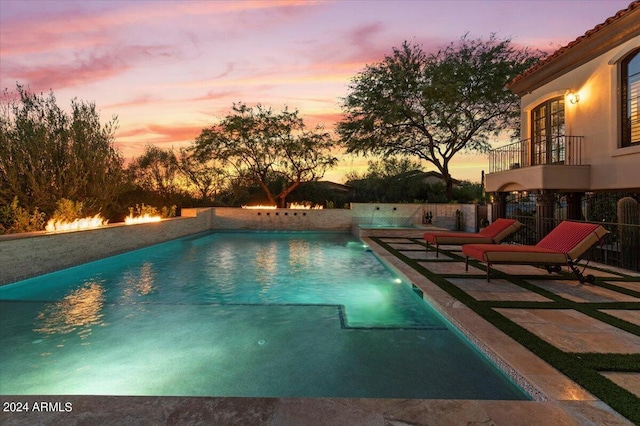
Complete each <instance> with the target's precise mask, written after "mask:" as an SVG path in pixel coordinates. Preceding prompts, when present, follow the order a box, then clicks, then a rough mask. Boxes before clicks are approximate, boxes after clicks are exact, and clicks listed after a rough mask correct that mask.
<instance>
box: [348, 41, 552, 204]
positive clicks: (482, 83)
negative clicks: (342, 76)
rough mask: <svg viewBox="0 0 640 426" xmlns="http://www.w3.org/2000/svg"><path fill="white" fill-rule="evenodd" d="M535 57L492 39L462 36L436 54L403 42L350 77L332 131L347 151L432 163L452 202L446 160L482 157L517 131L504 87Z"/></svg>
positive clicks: (515, 103)
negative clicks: (496, 139)
mask: <svg viewBox="0 0 640 426" xmlns="http://www.w3.org/2000/svg"><path fill="white" fill-rule="evenodd" d="M541 57H542V53H541V52H532V51H530V50H529V49H526V48H525V49H516V48H515V47H514V46H512V44H511V42H510V40H508V39H506V40H498V39H496V37H495V36H493V35H492V36H491V37H490V38H489V39H488V40H482V39H475V40H470V39H468V38H467V37H466V36H464V37H462V38H461V39H460V41H459V42H458V43H452V44H450V45H449V46H447V47H445V48H443V49H441V50H439V51H438V52H436V53H434V54H427V53H425V52H424V51H423V50H422V48H421V47H420V46H419V45H415V44H409V43H408V42H404V43H403V44H402V46H401V48H399V49H398V48H394V49H393V53H392V54H391V55H389V56H386V57H385V58H384V60H382V61H381V62H379V63H375V64H373V65H368V66H367V67H366V68H365V69H364V70H363V71H361V72H360V73H359V74H357V75H356V76H355V77H354V79H353V81H352V83H351V85H350V87H349V93H348V95H347V96H346V98H344V100H343V105H342V107H343V110H344V113H345V118H344V119H343V121H342V122H340V123H339V124H338V128H337V130H338V133H339V134H340V136H341V141H342V143H343V144H344V145H345V146H346V147H347V152H352V153H360V154H378V155H380V154H381V155H384V156H390V155H404V156H416V157H418V158H420V159H422V160H425V161H427V162H429V163H432V164H433V165H434V166H435V167H436V168H437V169H438V171H439V172H440V173H441V174H442V176H443V177H444V180H445V183H446V193H447V197H448V198H449V199H451V197H452V177H451V174H450V172H449V165H450V162H451V159H452V158H453V157H454V156H455V155H456V154H457V153H458V152H460V151H462V150H469V151H487V150H488V149H489V148H490V143H489V138H490V137H491V136H493V135H497V134H499V133H500V132H502V131H510V132H513V131H514V130H516V129H517V127H518V123H519V116H520V103H519V98H518V96H517V95H515V94H513V93H511V92H510V91H509V90H508V89H507V88H506V87H505V85H506V84H507V83H508V82H510V81H511V80H512V79H513V78H514V77H516V76H517V75H518V74H520V73H522V72H523V71H525V70H526V69H528V68H529V67H530V66H532V65H533V64H534V63H535V62H536V61H538V60H539V59H540V58H541Z"/></svg>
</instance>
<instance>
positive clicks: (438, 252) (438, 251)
mask: <svg viewBox="0 0 640 426" xmlns="http://www.w3.org/2000/svg"><path fill="white" fill-rule="evenodd" d="M439 256H440V247H438V243H437V242H436V257H439Z"/></svg>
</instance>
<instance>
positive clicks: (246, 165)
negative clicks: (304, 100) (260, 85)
mask: <svg viewBox="0 0 640 426" xmlns="http://www.w3.org/2000/svg"><path fill="white" fill-rule="evenodd" d="M333 147H334V142H333V140H332V138H331V136H330V134H329V133H327V132H325V131H323V129H322V128H321V127H316V128H315V129H313V130H307V129H306V128H305V125H304V121H303V120H302V118H300V117H299V116H298V111H297V110H294V111H289V110H288V108H286V107H285V108H284V110H282V111H280V112H278V113H276V112H274V111H273V110H272V109H271V108H265V107H263V106H262V105H257V106H255V107H249V106H247V105H245V104H243V103H238V104H234V105H233V109H232V112H231V113H230V114H228V115H227V116H226V117H225V118H224V119H222V120H221V121H220V122H219V123H218V124H215V125H213V126H212V127H209V128H207V129H204V130H203V131H202V133H201V134H200V136H198V138H197V139H196V140H195V142H194V148H195V152H197V153H198V155H199V156H200V157H201V158H202V160H203V161H205V160H216V161H218V162H220V163H221V164H223V165H224V168H225V170H226V171H227V172H228V173H230V174H231V175H232V177H233V178H234V179H244V180H246V181H249V182H251V183H254V184H256V185H258V186H260V188H262V190H263V191H264V192H265V195H266V196H267V198H268V200H269V202H270V203H271V204H273V205H277V206H278V207H286V198H287V196H288V195H289V194H290V193H291V192H293V190H295V189H296V188H297V187H298V186H300V184H302V183H305V182H310V181H314V180H317V179H319V178H321V177H322V176H324V173H325V171H326V170H327V169H328V168H330V167H332V166H333V165H335V164H336V162H337V158H336V157H335V156H333V155H332V152H331V151H332V148H333ZM277 182H279V183H280V184H281V187H280V189H279V190H278V191H273V190H272V187H273V184H274V183H277Z"/></svg>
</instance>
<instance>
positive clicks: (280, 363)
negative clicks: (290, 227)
mask: <svg viewBox="0 0 640 426" xmlns="http://www.w3.org/2000/svg"><path fill="white" fill-rule="evenodd" d="M0 308H1V311H0V312H1V313H0V317H1V318H0V319H1V323H2V327H0V371H1V372H2V380H0V394H3V395H26V394H30V395H80V394H83V395H157V396H162V395H176V396H178V395H179V396H247V397H248V396H252V397H378V398H433V399H529V398H528V396H527V395H526V394H524V393H523V392H522V391H521V390H520V389H519V388H518V387H517V386H515V385H514V384H513V383H512V382H511V381H510V380H509V379H508V378H507V377H506V376H505V375H504V374H502V373H501V372H500V371H498V370H497V369H496V368H495V366H494V365H493V364H491V363H490V362H489V361H488V360H486V359H485V357H484V356H483V355H481V354H480V353H479V352H478V351H477V350H475V349H474V348H473V347H472V346H471V345H470V344H469V343H468V342H467V341H466V340H465V339H463V338H461V336H460V334H459V333H458V332H457V331H456V330H454V329H452V327H451V325H450V324H448V323H447V322H445V321H444V319H443V318H442V317H441V316H440V315H439V314H438V313H437V312H435V311H434V310H433V309H432V308H431V307H430V306H429V305H428V304H426V303H425V302H424V301H423V300H422V299H421V298H420V297H419V296H418V295H416V293H415V292H414V291H413V290H412V289H411V287H410V285H409V284H407V283H405V282H402V280H401V279H400V278H398V277H397V276H396V275H394V274H393V273H392V272H391V271H390V270H389V269H388V268H386V267H385V266H384V265H383V264H382V263H381V262H380V261H379V260H378V259H377V258H376V257H375V256H374V255H373V254H372V253H371V252H370V251H368V250H367V248H366V246H364V245H363V244H362V242H360V241H358V240H356V239H354V238H353V237H352V236H350V235H349V234H327V233H266V232H265V233H249V232H247V233H242V232H239V233H232V232H228V233H210V234H198V235H195V236H191V237H188V238H182V239H179V240H176V241H172V242H168V243H164V244H160V245H156V246H153V247H149V248H146V249H142V250H137V251H133V252H130V253H127V254H123V255H119V256H114V257H110V258H107V259H103V260H100V261H96V262H91V263H88V264H85V265H81V266H78V267H74V268H69V269H66V270H62V271H59V272H55V273H51V274H47V275H44V276H41V277H37V278H33V279H29V280H25V281H21V282H18V283H14V284H10V285H6V286H3V287H0Z"/></svg>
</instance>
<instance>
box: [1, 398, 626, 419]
mask: <svg viewBox="0 0 640 426" xmlns="http://www.w3.org/2000/svg"><path fill="white" fill-rule="evenodd" d="M0 401H2V402H3V403H4V402H5V401H23V402H29V403H30V406H33V404H34V403H36V402H38V403H40V402H42V401H51V402H62V406H64V403H65V402H70V403H71V407H72V408H71V410H70V411H49V412H34V411H29V412H26V413H6V412H3V413H2V415H1V416H0V420H1V421H2V424H3V425H26V424H68V425H72V424H89V423H92V424H101V425H120V424H131V423H132V421H133V420H134V419H140V420H142V419H144V424H157V425H169V424H189V425H205V424H206V425H209V424H216V425H249V424H250V425H301V424H304V425H307V426H313V425H345V424H348V425H367V426H386V425H389V424H411V425H426V424H428V425H458V424H476V423H482V424H496V425H513V426H519V425H547V424H549V421H550V420H551V419H553V424H554V425H578V424H581V425H584V424H602V423H607V424H625V423H624V422H622V423H621V422H620V420H619V419H618V418H616V417H613V415H612V414H611V413H610V412H609V411H608V410H606V408H608V407H606V406H605V405H604V404H602V403H598V402H591V403H589V404H588V405H589V407H581V409H580V411H579V412H575V411H574V405H573V404H571V403H568V402H535V401H477V400H417V399H348V398H345V399H342V398H212V397H201V398H194V397H119V396H58V397H52V396H45V397H38V396H28V397H17V398H9V397H7V396H3V397H0ZM67 406H68V405H67ZM542 410H544V416H540V413H541V411H542ZM601 422H602V423H601Z"/></svg>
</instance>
